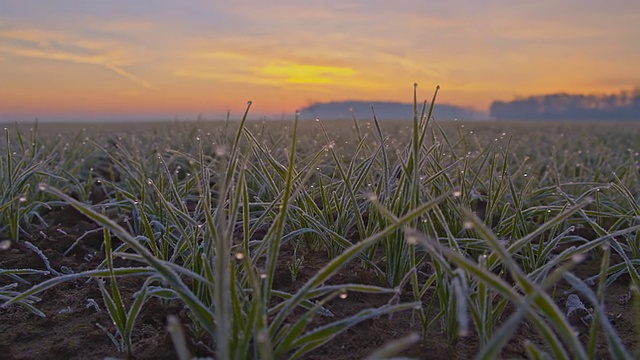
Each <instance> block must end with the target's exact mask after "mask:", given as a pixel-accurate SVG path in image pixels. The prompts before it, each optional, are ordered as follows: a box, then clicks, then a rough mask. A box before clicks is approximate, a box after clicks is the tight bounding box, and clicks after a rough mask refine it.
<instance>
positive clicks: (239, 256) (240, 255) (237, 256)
mask: <svg viewBox="0 0 640 360" xmlns="http://www.w3.org/2000/svg"><path fill="white" fill-rule="evenodd" d="M236 259H237V260H242V259H244V253H241V252H239V253H237V254H236Z"/></svg>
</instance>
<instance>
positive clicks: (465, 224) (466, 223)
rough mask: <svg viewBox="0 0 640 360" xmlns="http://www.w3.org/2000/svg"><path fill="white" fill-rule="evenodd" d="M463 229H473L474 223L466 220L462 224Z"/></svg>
mask: <svg viewBox="0 0 640 360" xmlns="http://www.w3.org/2000/svg"><path fill="white" fill-rule="evenodd" d="M462 227H463V228H465V229H473V223H472V222H471V221H469V220H465V221H464V222H463V223H462Z"/></svg>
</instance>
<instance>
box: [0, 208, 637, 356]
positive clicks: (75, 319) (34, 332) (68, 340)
mask: <svg viewBox="0 0 640 360" xmlns="http://www.w3.org/2000/svg"><path fill="white" fill-rule="evenodd" d="M46 218H47V220H48V223H49V224H55V225H52V226H51V227H49V228H45V229H41V230H38V231H35V232H34V234H33V236H32V238H31V239H28V241H29V242H31V243H33V244H34V245H35V246H37V247H38V248H39V249H41V250H42V251H43V252H44V254H46V256H47V257H48V259H49V260H50V261H51V266H52V267H53V268H54V269H56V270H58V271H60V269H62V268H63V267H67V268H70V269H74V271H76V272H78V271H84V270H90V269H93V268H95V267H96V265H97V264H99V263H100V262H101V261H102V260H103V255H101V250H100V247H101V245H102V233H101V232H100V231H96V232H94V233H89V235H86V236H85V237H84V239H83V240H82V241H81V242H79V243H78V244H77V245H76V246H75V247H74V248H73V250H72V251H70V252H69V253H68V254H67V255H66V256H65V255H64V253H65V251H67V249H68V248H69V247H70V246H71V245H72V244H73V243H74V242H75V241H76V240H77V239H78V237H79V236H82V235H84V234H85V233H87V231H91V230H93V229H96V226H95V225H94V224H92V223H91V222H89V221H87V220H86V219H84V218H83V217H82V216H80V215H79V214H78V213H76V212H74V211H73V210H70V209H63V210H58V211H54V212H51V213H49V214H47V217H46ZM0 240H1V239H0ZM299 251H300V250H299ZM302 251H303V253H302V254H300V252H299V253H298V255H304V259H305V260H304V263H303V266H304V267H303V268H302V269H301V271H300V273H299V275H298V277H297V279H296V281H295V282H294V281H292V279H291V275H290V272H289V270H288V269H287V266H288V264H289V261H290V260H291V256H292V253H293V251H292V248H291V247H290V246H283V251H282V256H281V257H280V258H281V263H282V264H281V266H280V268H279V270H278V276H277V277H276V279H274V287H275V288H277V289H280V290H285V291H286V290H288V291H293V290H295V289H297V288H299V286H300V285H301V284H303V283H304V281H306V280H307V279H309V278H310V277H311V276H312V275H313V274H314V273H315V272H316V271H317V270H318V269H319V268H321V267H322V266H323V265H324V264H326V262H327V261H328V259H327V256H326V254H324V253H323V252H313V251H310V250H302ZM598 267H599V261H598V260H597V259H588V260H587V261H585V262H584V263H582V264H581V265H580V267H579V268H578V269H577V270H576V274H577V275H578V276H580V277H581V278H585V277H587V276H590V275H593V274H595V273H597V272H598ZM0 268H3V269H12V268H30V269H42V270H44V269H45V265H44V262H43V260H42V259H41V258H40V257H39V256H38V255H37V254H35V253H34V251H32V250H31V249H29V248H28V247H26V246H25V245H24V243H13V244H12V247H11V249H9V250H6V251H1V252H0ZM49 277H50V276H44V275H30V276H27V277H26V279H28V280H29V281H31V284H36V283H38V282H41V281H43V280H46V279H47V278H49ZM12 282H14V281H13V280H12V279H11V278H8V277H6V276H3V277H1V278H0V286H3V285H7V284H9V283H12ZM329 282H330V283H336V284H340V283H368V284H376V285H382V284H383V282H382V281H381V280H380V279H378V278H377V277H376V276H374V275H373V274H372V272H371V271H368V270H365V269H363V268H362V266H361V265H359V264H358V263H357V262H353V263H351V264H349V265H348V266H346V268H344V269H343V270H342V271H341V272H340V273H339V274H337V275H336V276H335V277H333V278H332V279H331V280H330V281H329ZM118 284H119V287H120V288H121V290H122V291H123V293H124V294H125V298H126V299H130V298H131V297H130V294H132V293H133V292H135V291H137V290H139V288H140V285H141V281H140V279H135V278H122V279H119V281H118ZM29 286H30V285H27V284H21V285H20V286H19V290H25V289H28V288H29ZM566 289H568V285H566V284H559V286H558V287H557V288H556V289H555V290H554V292H553V294H554V297H555V298H556V300H557V302H558V304H560V306H561V308H564V302H565V299H566V295H565V294H563V290H566ZM627 292H628V280H625V279H619V280H618V281H617V282H616V283H615V284H613V285H612V286H611V287H610V288H609V289H608V290H607V294H606V297H607V302H606V304H607V312H608V313H610V314H611V318H616V317H617V315H618V314H623V316H621V317H619V318H616V319H615V321H614V326H615V328H616V330H617V331H618V333H619V334H620V336H621V337H622V339H623V341H624V342H625V345H626V346H627V348H628V349H630V351H632V350H635V349H637V348H638V336H637V333H636V325H635V322H634V321H633V320H634V318H635V317H634V316H632V314H633V309H632V302H625V301H622V300H624V297H625V294H627ZM38 296H39V297H41V298H42V301H40V302H39V303H37V304H36V306H37V307H38V308H39V309H40V310H42V311H43V312H44V313H45V314H46V317H45V318H40V317H38V316H36V315H34V314H32V313H31V312H29V311H28V310H26V309H25V308H23V307H21V306H10V307H8V308H0V319H1V321H0V358H2V359H6V360H12V359H16V360H17V359H102V358H104V357H108V356H110V357H117V358H125V357H126V355H125V354H123V353H118V352H117V350H116V348H115V346H114V345H113V344H112V343H111V341H110V339H109V337H108V336H106V335H105V333H104V332H103V330H101V329H100V328H99V327H98V326H97V325H96V324H101V325H102V326H104V327H105V328H106V329H108V330H109V331H113V330H114V327H113V325H112V324H111V322H110V319H109V316H108V315H107V313H106V310H105V307H104V303H103V301H102V297H101V294H100V290H99V288H98V285H97V283H96V282H95V281H87V280H86V279H82V280H77V281H73V282H67V283H63V284H61V285H58V286H56V287H54V288H51V289H49V290H46V291H44V292H43V293H41V294H39V295H38ZM87 299H94V300H95V301H96V303H97V304H98V306H99V307H100V311H97V310H96V309H95V308H94V307H87ZM389 300H390V297H389V296H381V295H378V296H372V295H364V294H358V293H350V294H349V296H348V297H347V298H346V299H336V300H333V301H332V302H330V303H329V304H328V305H327V307H328V308H329V309H330V310H331V311H332V312H333V313H334V314H335V316H336V318H340V317H345V316H349V315H351V314H355V313H357V312H358V311H360V310H362V309H365V308H369V307H378V306H381V305H384V304H386V303H387V302H389ZM403 300H408V301H410V300H411V298H410V297H409V295H408V294H407V296H406V297H405V298H404V299H403ZM169 314H175V315H178V316H179V317H180V318H181V319H183V324H184V323H186V322H187V321H186V319H187V317H186V316H185V314H184V311H183V309H182V308H181V306H180V305H179V304H172V305H167V303H166V302H165V303H162V302H161V301H159V300H157V299H155V298H154V299H151V300H150V301H148V302H147V303H146V304H145V305H144V308H143V311H142V314H141V315H140V316H139V318H138V319H137V322H136V325H135V329H134V335H133V336H134V341H133V343H134V348H133V355H132V358H134V359H175V358H176V355H175V352H174V349H173V345H172V343H171V340H170V338H169V336H168V334H167V331H166V329H165V326H166V323H165V322H166V317H167V315H169ZM336 318H333V319H334V320H335V319H336ZM324 321H327V320H326V319H323V318H318V319H317V320H314V323H315V324H321V323H322V322H324ZM420 330H421V327H420V324H419V319H418V318H417V316H414V314H412V313H411V312H404V313H398V314H395V315H393V316H392V317H391V318H389V317H382V318H378V319H375V320H370V321H366V322H364V323H361V324H359V325H357V326H355V327H353V328H351V329H349V330H347V331H346V332H344V333H343V334H341V335H339V336H338V337H337V338H336V339H334V340H333V341H331V342H330V343H328V344H326V345H325V346H323V347H321V348H319V349H317V350H316V351H314V352H312V353H310V354H308V355H307V356H306V357H305V358H306V359H359V358H364V357H366V356H367V355H368V354H370V353H371V351H373V350H374V349H376V348H378V347H379V346H381V345H383V344H385V343H386V342H388V341H390V340H392V339H396V338H399V337H401V336H403V335H406V334H408V333H410V332H416V333H420ZM527 339H529V340H531V341H533V342H534V343H539V341H538V336H537V334H535V333H534V332H533V331H532V330H530V329H529V328H527V327H526V326H521V330H519V332H518V333H517V334H515V335H514V336H513V337H512V339H511V340H510V341H509V344H508V345H507V347H506V348H505V349H504V351H503V353H502V356H503V357H504V358H522V357H525V356H526V354H525V352H524V347H523V344H524V342H525V340H527ZM583 340H586V339H583ZM191 345H192V349H196V350H195V351H196V352H197V354H198V355H199V356H207V355H212V354H210V353H207V351H206V349H203V348H197V347H196V346H193V344H191ZM477 351H478V339H477V337H475V336H474V335H473V334H470V335H469V336H467V337H465V338H463V339H462V340H460V341H458V342H457V343H456V344H453V345H448V342H447V338H446V335H445V334H444V333H442V332H441V331H440V327H439V326H438V325H435V326H433V327H432V329H431V330H430V332H429V333H428V336H426V340H425V341H423V342H421V343H420V344H419V345H416V346H414V347H412V348H411V349H410V350H408V351H407V352H405V353H404V354H403V355H406V356H410V357H416V358H419V359H468V358H471V357H473V355H474V354H475V353H476V352H477ZM608 357H609V356H608V355H607V347H606V343H605V342H604V341H601V342H600V345H599V348H598V358H608Z"/></svg>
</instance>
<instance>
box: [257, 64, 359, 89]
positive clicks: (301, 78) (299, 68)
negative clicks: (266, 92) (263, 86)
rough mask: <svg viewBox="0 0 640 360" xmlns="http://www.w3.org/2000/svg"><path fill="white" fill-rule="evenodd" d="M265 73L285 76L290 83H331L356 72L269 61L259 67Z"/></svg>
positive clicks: (332, 67)
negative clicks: (262, 66)
mask: <svg viewBox="0 0 640 360" xmlns="http://www.w3.org/2000/svg"><path fill="white" fill-rule="evenodd" d="M261 72H262V73H263V74H265V75H273V76H277V77H281V78H285V81H286V82H288V83H292V84H332V83H336V82H339V81H340V80H341V79H344V78H346V77H350V76H352V75H354V74H355V73H356V72H355V71H354V70H353V69H350V68H345V67H336V66H323V65H301V64H293V63H286V62H278V63H269V64H268V65H267V66H265V67H264V68H262V69H261Z"/></svg>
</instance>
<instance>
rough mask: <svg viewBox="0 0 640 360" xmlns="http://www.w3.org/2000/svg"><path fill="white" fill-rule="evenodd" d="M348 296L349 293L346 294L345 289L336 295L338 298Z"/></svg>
mask: <svg viewBox="0 0 640 360" xmlns="http://www.w3.org/2000/svg"><path fill="white" fill-rule="evenodd" d="M348 296H349V295H348V294H347V291H346V290H345V291H343V292H341V293H340V295H338V297H339V298H340V299H346V298H347V297H348Z"/></svg>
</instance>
